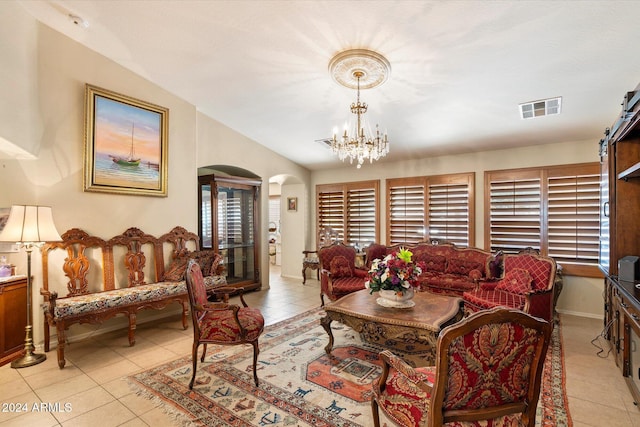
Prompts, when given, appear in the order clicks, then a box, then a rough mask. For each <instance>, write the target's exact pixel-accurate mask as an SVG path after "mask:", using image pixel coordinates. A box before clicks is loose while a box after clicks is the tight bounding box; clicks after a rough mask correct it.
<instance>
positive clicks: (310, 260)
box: [302, 227, 339, 285]
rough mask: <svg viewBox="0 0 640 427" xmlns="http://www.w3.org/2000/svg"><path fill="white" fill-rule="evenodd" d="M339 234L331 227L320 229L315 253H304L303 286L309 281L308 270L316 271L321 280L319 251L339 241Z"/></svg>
mask: <svg viewBox="0 0 640 427" xmlns="http://www.w3.org/2000/svg"><path fill="white" fill-rule="evenodd" d="M338 238H339V236H338V232H337V231H336V230H334V229H333V228H331V227H320V229H319V230H318V236H317V237H316V250H315V251H302V254H303V255H304V257H303V259H302V284H303V285H304V284H305V282H306V281H307V268H310V269H311V270H316V275H317V277H318V280H320V258H318V250H319V249H320V248H321V247H323V246H329V245H332V244H333V243H335V242H337V241H338Z"/></svg>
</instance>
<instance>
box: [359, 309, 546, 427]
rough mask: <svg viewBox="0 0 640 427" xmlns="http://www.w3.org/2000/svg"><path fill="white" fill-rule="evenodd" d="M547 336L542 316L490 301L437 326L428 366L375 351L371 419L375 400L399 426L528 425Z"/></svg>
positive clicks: (533, 411) (375, 413) (532, 418)
mask: <svg viewBox="0 0 640 427" xmlns="http://www.w3.org/2000/svg"><path fill="white" fill-rule="evenodd" d="M550 336H551V325H550V324H549V323H548V322H546V321H544V320H542V319H537V318H535V317H532V316H530V315H528V314H526V313H523V312H521V311H518V310H507V309H504V308H498V309H493V310H490V311H483V312H480V313H475V314H473V315H471V316H469V317H468V318H466V319H464V320H462V321H461V322H459V323H456V324H454V325H451V326H448V327H447V328H445V329H443V330H442V332H440V335H439V337H438V343H437V348H436V366H429V367H419V368H412V367H411V366H409V365H407V364H406V363H405V362H404V361H403V360H402V359H400V358H399V357H397V356H395V355H393V354H392V353H391V352H390V351H388V350H385V351H383V352H382V353H380V355H381V357H382V360H383V362H384V367H383V372H382V376H381V377H380V379H379V382H377V383H375V384H374V386H373V394H374V397H373V399H372V400H371V406H372V410H373V421H374V425H375V426H376V427H379V426H380V419H379V413H378V408H380V409H382V410H383V411H384V412H385V414H386V415H387V416H388V417H389V419H391V420H392V421H394V422H395V423H397V424H398V425H400V426H403V427H408V426H420V427H427V426H428V427H435V426H438V427H439V426H443V425H445V426H456V427H459V426H488V427H492V426H493V427H502V426H528V427H533V426H534V425H535V417H536V406H537V403H538V397H539V395H540V382H541V376H542V367H543V363H544V359H545V354H546V352H547V347H548V345H549V339H550ZM481 421H482V422H481Z"/></svg>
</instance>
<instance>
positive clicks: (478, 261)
mask: <svg viewBox="0 0 640 427" xmlns="http://www.w3.org/2000/svg"><path fill="white" fill-rule="evenodd" d="M400 247H405V248H407V249H409V250H410V251H411V252H413V260H414V261H416V262H423V263H424V265H425V266H426V268H425V269H424V271H423V273H422V274H421V275H420V278H419V282H420V287H421V289H423V290H427V291H430V292H433V293H440V294H446V295H451V296H462V294H463V293H464V292H467V291H472V290H474V289H476V287H477V285H478V282H480V281H484V280H488V279H492V278H494V277H498V274H499V273H498V272H497V271H496V270H495V268H493V267H492V266H493V265H494V263H495V262H496V261H495V257H494V256H492V255H491V253H489V252H486V251H483V250H482V249H477V248H459V247H456V246H455V245H453V244H450V243H441V244H437V245H434V244H431V243H426V242H425V243H418V244H414V245H395V246H384V245H380V244H373V245H371V246H369V247H368V248H366V249H365V253H366V265H367V267H368V266H370V265H371V261H373V260H374V259H376V258H384V257H385V256H386V255H387V254H389V253H392V252H394V251H396V250H398V249H399V248H400ZM498 262H499V260H498ZM492 270H493V271H492Z"/></svg>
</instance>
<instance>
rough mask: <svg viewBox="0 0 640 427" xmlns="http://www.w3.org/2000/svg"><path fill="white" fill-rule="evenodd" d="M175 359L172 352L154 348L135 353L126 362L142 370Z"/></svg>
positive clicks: (158, 347) (157, 347)
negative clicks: (128, 361)
mask: <svg viewBox="0 0 640 427" xmlns="http://www.w3.org/2000/svg"><path fill="white" fill-rule="evenodd" d="M175 358H176V354H175V353H174V352H172V351H169V350H167V349H166V348H163V347H160V346H155V347H153V348H150V349H149V350H147V351H143V352H139V353H135V354H132V355H130V356H128V357H127V359H128V360H130V361H131V362H133V363H135V364H136V365H138V366H140V367H142V368H144V369H148V368H151V367H153V366H156V365H159V364H160V363H163V362H168V361H170V360H173V359H175Z"/></svg>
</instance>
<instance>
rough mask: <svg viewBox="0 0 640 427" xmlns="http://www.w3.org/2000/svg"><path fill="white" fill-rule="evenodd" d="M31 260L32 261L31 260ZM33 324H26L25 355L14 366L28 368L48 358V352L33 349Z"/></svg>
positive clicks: (12, 364) (13, 363)
mask: <svg viewBox="0 0 640 427" xmlns="http://www.w3.org/2000/svg"><path fill="white" fill-rule="evenodd" d="M29 262H31V261H30V260H29ZM32 329H33V326H31V325H30V324H29V325H27V326H25V328H24V330H25V338H24V356H22V357H21V358H19V359H16V360H14V361H13V362H11V367H12V368H26V367H28V366H33V365H37V364H38V363H42V362H44V361H45V360H47V355H46V354H35V353H34V352H33V350H34V349H35V347H34V346H33V333H32V332H33V331H32Z"/></svg>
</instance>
